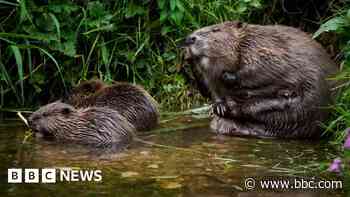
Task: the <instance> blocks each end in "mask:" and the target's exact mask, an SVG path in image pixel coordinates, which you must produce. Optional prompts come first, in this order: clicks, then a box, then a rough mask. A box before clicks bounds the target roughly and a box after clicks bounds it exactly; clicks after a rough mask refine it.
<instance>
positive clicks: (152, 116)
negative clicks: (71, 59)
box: [65, 80, 159, 131]
mask: <svg viewBox="0 0 350 197" xmlns="http://www.w3.org/2000/svg"><path fill="white" fill-rule="evenodd" d="M65 102H66V103H69V104H71V105H73V106H74V107H77V108H80V107H89V106H98V107H110V108H112V109H114V110H116V111H118V112H119V113H120V114H121V115H123V116H124V117H126V119H127V120H128V121H129V122H131V123H132V124H133V125H134V127H135V128H136V130H138V131H144V130H149V129H152V128H154V127H155V126H157V124H158V119H159V111H158V104H157V102H156V101H155V100H154V99H153V98H152V96H151V95H149V93H148V92H147V91H146V90H144V89H143V88H142V87H141V86H137V85H132V84H130V83H125V82H114V83H113V84H112V85H106V84H104V83H103V82H102V81H100V80H89V81H85V82H82V83H81V84H79V85H78V86H77V87H75V88H74V89H73V90H72V92H71V94H70V95H69V96H68V98H67V99H65Z"/></svg>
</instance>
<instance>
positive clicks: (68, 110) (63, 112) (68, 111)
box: [62, 107, 71, 114]
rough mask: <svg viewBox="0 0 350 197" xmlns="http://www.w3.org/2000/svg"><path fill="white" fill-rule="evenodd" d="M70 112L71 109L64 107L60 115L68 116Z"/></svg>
mask: <svg viewBox="0 0 350 197" xmlns="http://www.w3.org/2000/svg"><path fill="white" fill-rule="evenodd" d="M70 112H71V109H69V108H67V107H65V108H63V109H62V114H69V113H70Z"/></svg>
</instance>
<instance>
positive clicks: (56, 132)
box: [28, 101, 135, 147]
mask: <svg viewBox="0 0 350 197" xmlns="http://www.w3.org/2000/svg"><path fill="white" fill-rule="evenodd" d="M28 124H29V126H30V128H31V129H32V130H33V131H34V132H37V134H39V135H41V136H43V137H46V138H54V139H56V140H59V141H61V142H64V143H65V142H75V143H79V144H91V145H94V146H96V147H110V146H125V145H127V144H129V142H131V140H132V137H133V135H134V131H135V128H134V127H133V125H132V124H131V123H129V122H128V121H127V120H126V119H125V118H124V117H123V116H122V115H121V114H120V113H118V112H117V111H115V110H113V109H109V108H107V107H88V108H83V109H76V108H74V107H73V106H71V105H69V104H65V103H62V102H60V101H57V102H54V103H50V104H48V105H45V106H43V107H41V108H40V109H38V110H37V111H36V112H34V113H33V114H32V115H31V116H30V117H29V119H28Z"/></svg>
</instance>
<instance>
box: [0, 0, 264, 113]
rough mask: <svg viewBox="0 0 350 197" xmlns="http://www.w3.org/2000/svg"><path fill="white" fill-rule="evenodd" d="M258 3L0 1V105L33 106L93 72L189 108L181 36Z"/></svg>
mask: <svg viewBox="0 0 350 197" xmlns="http://www.w3.org/2000/svg"><path fill="white" fill-rule="evenodd" d="M259 7H261V4H260V1H259V0H248V1H247V0H240V1H230V2H228V3H226V4H223V3H222V2H220V1H210V2H208V1H203V0H193V1H185V0H171V1H169V0H158V1H154V0H148V1H141V0H139V1H133V0H123V1H106V0H102V1H70V0H64V1H57V0H53V1H49V2H48V4H45V1H42V0H36V1H27V0H21V1H19V3H17V2H12V1H0V10H1V12H4V14H2V16H1V21H2V22H1V23H0V32H1V33H0V43H1V48H0V60H1V61H0V68H1V70H0V72H1V74H2V75H1V78H0V80H1V84H0V88H1V90H2V91H1V92H2V94H1V103H0V105H1V106H6V107H9V106H33V105H36V104H37V101H40V100H43V101H44V102H45V101H47V100H53V99H55V98H58V97H60V96H62V95H64V93H65V90H66V89H67V88H68V89H69V87H70V86H72V85H74V84H77V83H78V82H79V81H80V80H86V79H90V78H100V79H103V80H105V81H111V80H123V81H130V82H133V83H138V84H142V85H144V86H145V87H146V89H148V90H149V91H151V92H152V94H153V95H155V97H156V98H157V100H159V101H160V102H161V104H162V106H163V107H165V108H166V109H168V110H174V109H175V107H176V110H183V109H186V108H189V107H190V106H191V105H192V104H195V103H196V102H197V103H198V102H199V101H200V100H201V99H200V96H198V95H194V96H193V98H191V97H189V96H188V90H189V85H188V84H187V83H186V81H185V79H184V77H183V76H182V75H181V74H180V73H179V72H178V71H179V68H180V64H181V59H180V58H181V56H180V55H179V54H180V51H179V49H178V47H177V45H178V44H179V43H180V42H181V39H182V38H183V37H184V36H185V35H186V34H188V33H189V32H191V31H192V30H193V29H196V28H199V27H201V26H203V25H208V24H212V23H215V22H220V21H224V20H229V19H239V18H241V16H247V15H248V14H249V13H250V12H251V11H252V10H254V9H258V8H259ZM202 100H203V99H202Z"/></svg>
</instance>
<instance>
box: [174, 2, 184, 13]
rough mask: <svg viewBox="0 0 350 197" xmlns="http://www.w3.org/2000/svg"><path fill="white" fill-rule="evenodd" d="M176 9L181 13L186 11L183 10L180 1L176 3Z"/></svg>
mask: <svg viewBox="0 0 350 197" xmlns="http://www.w3.org/2000/svg"><path fill="white" fill-rule="evenodd" d="M176 7H177V8H178V9H179V10H180V11H181V12H185V11H186V9H185V7H184V5H183V3H182V2H181V0H178V1H177V3H176Z"/></svg>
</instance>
